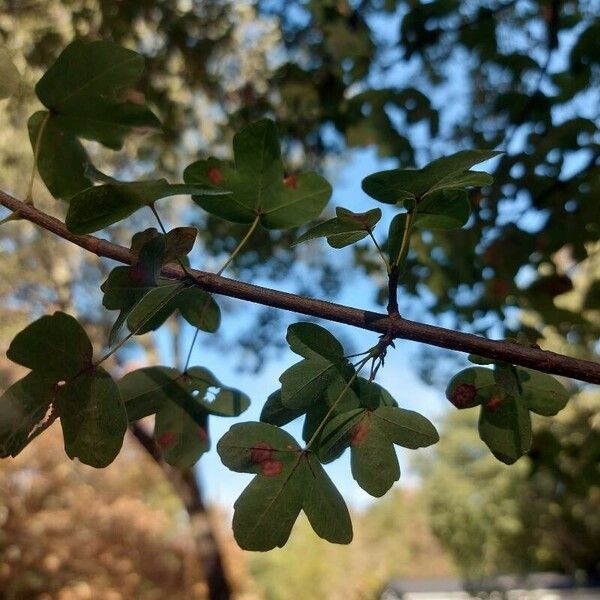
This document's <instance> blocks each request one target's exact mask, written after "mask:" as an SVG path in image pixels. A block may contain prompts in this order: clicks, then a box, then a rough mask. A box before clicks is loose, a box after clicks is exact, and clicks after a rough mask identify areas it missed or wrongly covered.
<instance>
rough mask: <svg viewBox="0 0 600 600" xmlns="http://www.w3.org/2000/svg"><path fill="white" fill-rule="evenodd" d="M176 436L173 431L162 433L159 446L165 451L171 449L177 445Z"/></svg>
mask: <svg viewBox="0 0 600 600" xmlns="http://www.w3.org/2000/svg"><path fill="white" fill-rule="evenodd" d="M175 439H176V438H175V434H174V433H173V432H172V431H165V432H164V433H161V434H160V436H159V438H158V440H157V441H158V445H159V446H160V447H161V448H162V449H163V450H166V449H167V448H170V447H171V446H172V445H173V444H174V443H175Z"/></svg>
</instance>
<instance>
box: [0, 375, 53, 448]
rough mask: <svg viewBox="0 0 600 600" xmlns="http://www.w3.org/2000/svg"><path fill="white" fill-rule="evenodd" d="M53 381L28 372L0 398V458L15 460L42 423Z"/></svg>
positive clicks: (51, 393) (49, 401) (47, 407)
mask: <svg viewBox="0 0 600 600" xmlns="http://www.w3.org/2000/svg"><path fill="white" fill-rule="evenodd" d="M55 383H56V382H55V381H53V380H52V379H50V380H48V379H47V378H46V377H44V376H43V375H40V374H39V373H35V372H31V373H29V374H28V375H26V376H25V377H23V379H20V380H19V381H17V382H16V383H13V385H11V386H10V387H9V388H8V389H7V390H6V391H5V392H4V394H2V396H0V458H6V457H8V456H16V455H17V454H19V452H21V450H23V448H25V446H26V445H27V444H28V442H29V436H30V435H31V433H32V432H33V431H34V430H35V429H36V427H37V426H38V425H40V423H41V422H42V421H43V420H44V417H45V416H46V413H47V412H48V409H49V408H50V403H51V401H52V398H53V392H54V386H55Z"/></svg>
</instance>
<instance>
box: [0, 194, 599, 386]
mask: <svg viewBox="0 0 600 600" xmlns="http://www.w3.org/2000/svg"><path fill="white" fill-rule="evenodd" d="M0 205H2V206H5V207H6V208H8V209H10V210H12V211H15V212H17V213H18V214H19V215H20V216H21V217H22V218H24V219H27V220H28V221H31V222H32V223H35V224H37V225H39V226H40V227H43V228H44V229H46V230H48V231H51V232H52V233H55V234H56V235H58V236H60V237H61V238H63V239H65V240H68V241H70V242H72V243H73V244H76V245H77V246H80V247H81V248H84V249H85V250H88V251H90V252H93V253H95V254H97V255H98V256H104V257H106V258H112V259H113V260H116V261H119V262H122V263H125V264H132V263H133V262H134V261H135V256H134V255H133V254H132V253H131V252H130V251H129V250H128V249H127V248H124V247H123V246H118V245H117V244H112V243H111V242H108V241H106V240H102V239H99V238H96V237H93V236H89V235H74V234H72V233H71V232H70V231H68V230H67V228H66V227H65V225H64V223H62V222H61V221H59V220H58V219H55V218H54V217H51V216H49V215H47V214H45V213H43V212H41V211H39V210H37V209H36V208H34V207H32V206H28V205H26V204H25V203H24V202H21V201H20V200H17V199H16V198H14V197H13V196H10V195H9V194H7V193H5V192H2V191H0ZM190 273H191V274H192V275H193V277H194V279H195V282H196V283H197V285H198V286H199V287H201V288H202V289H204V290H206V291H208V292H211V293H214V294H219V295H223V296H229V297H231V298H237V299H239V300H246V301H249V302H254V303H256V304H262V305H264V306H270V307H273V308H279V309H283V310H289V311H292V312H295V313H299V314H303V315H310V316H313V317H319V318H321V319H326V320H328V321H335V322H337V323H344V324H345V325H352V326H354V327H359V328H361V329H366V330H369V331H374V332H376V333H382V334H387V333H389V334H390V335H391V336H393V337H394V338H400V339H406V340H413V341H415V342H421V343H423V344H429V345H431V346H438V347H440V348H447V349H449V350H457V351H459V352H469V353H471V354H477V355H479V356H483V357H485V358H489V359H492V360H501V361H505V362H508V363H512V364H515V365H519V366H521V367H529V368H531V369H536V370H538V371H543V372H545V373H551V374H553V375H562V376H564V377H571V378H572V379H578V380H580V381H586V382H589V383H595V384H600V364H598V363H596V362H592V361H588V360H580V359H575V358H571V357H569V356H564V355H561V354H556V353H555V352H549V351H547V350H540V349H537V348H528V347H525V346H520V345H518V344H515V343H512V342H505V341H495V340H488V339H486V338H483V337H480V336H477V335H473V334H470V333H462V332H459V331H454V330H451V329H444V328H442V327H435V326H433V325H426V324H423V323H417V322H415V321H409V320H407V319H402V318H399V317H396V318H393V317H392V318H390V317H388V316H387V315H384V314H380V313H375V312H370V311H365V310H360V309H356V308H351V307H349V306H343V305H341V304H334V303H333V302H326V301H324V300H316V299H313V298H306V297H304V296H299V295H296V294H289V293H287V292H279V291H277V290H272V289H269V288H264V287H260V286H257V285H252V284H249V283H243V282H241V281H235V280H233V279H228V278H227V277H222V276H219V275H215V274H214V273H206V272H204V271H198V270H195V269H191V270H190ZM162 275H163V276H165V277H168V278H171V279H180V280H182V279H186V278H187V279H189V276H188V275H187V274H186V273H184V271H183V269H182V268H181V267H179V266H176V265H166V266H165V267H163V270H162Z"/></svg>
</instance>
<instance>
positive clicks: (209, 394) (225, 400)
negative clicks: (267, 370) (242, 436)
mask: <svg viewBox="0 0 600 600" xmlns="http://www.w3.org/2000/svg"><path fill="white" fill-rule="evenodd" d="M183 384H184V385H185V387H186V388H187V389H188V390H192V395H193V396H194V398H195V399H196V401H198V402H200V403H201V404H202V406H203V408H204V409H205V410H206V412H207V413H209V414H211V415H216V416H218V417H237V416H239V415H241V414H242V413H243V412H244V411H245V410H246V409H247V408H248V407H249V406H250V398H248V396H247V395H246V394H244V393H243V392H240V391H239V390H236V389H235V388H231V387H227V386H224V385H223V384H222V383H221V382H220V381H219V380H218V379H217V378H216V377H215V376H214V375H213V374H212V373H211V372H210V371H209V370H208V369H205V368H204V367H192V368H190V369H188V370H187V372H186V373H185V375H184V377H183ZM216 388H218V391H217V392H214V390H215V389H216Z"/></svg>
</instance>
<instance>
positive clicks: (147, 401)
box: [118, 366, 250, 467]
mask: <svg viewBox="0 0 600 600" xmlns="http://www.w3.org/2000/svg"><path fill="white" fill-rule="evenodd" d="M118 385H119V390H120V391H121V395H122V397H123V400H124V402H125V408H126V410H127V416H128V418H129V421H137V420H139V419H142V418H144V417H147V416H149V415H153V414H155V415H156V420H155V426H154V438H155V441H156V443H157V445H158V447H159V448H160V449H161V451H162V453H163V457H164V459H165V461H166V462H168V463H169V464H170V465H173V466H176V467H189V466H192V465H193V464H195V463H196V462H197V461H198V460H199V459H200V457H201V456H202V454H204V452H206V451H207V450H209V448H210V437H209V429H208V417H209V416H210V415H215V416H218V417H237V416H239V415H240V414H242V413H243V412H244V411H245V410H246V409H247V408H248V406H250V399H249V398H248V396H247V395H246V394H244V393H243V392H241V391H239V390H237V389H234V388H231V387H227V386H224V385H223V384H222V383H221V382H220V381H219V380H218V379H217V378H216V377H215V376H214V375H213V374H212V373H211V372H210V371H209V370H208V369H205V368H204V367H191V368H189V369H187V371H185V372H184V373H182V372H180V371H178V370H177V369H173V368H170V367H161V366H156V367H146V368H143V369H137V370H136V371H132V372H130V373H128V374H127V375H125V376H124V377H123V378H122V379H121V380H120V381H119V383H118Z"/></svg>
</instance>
